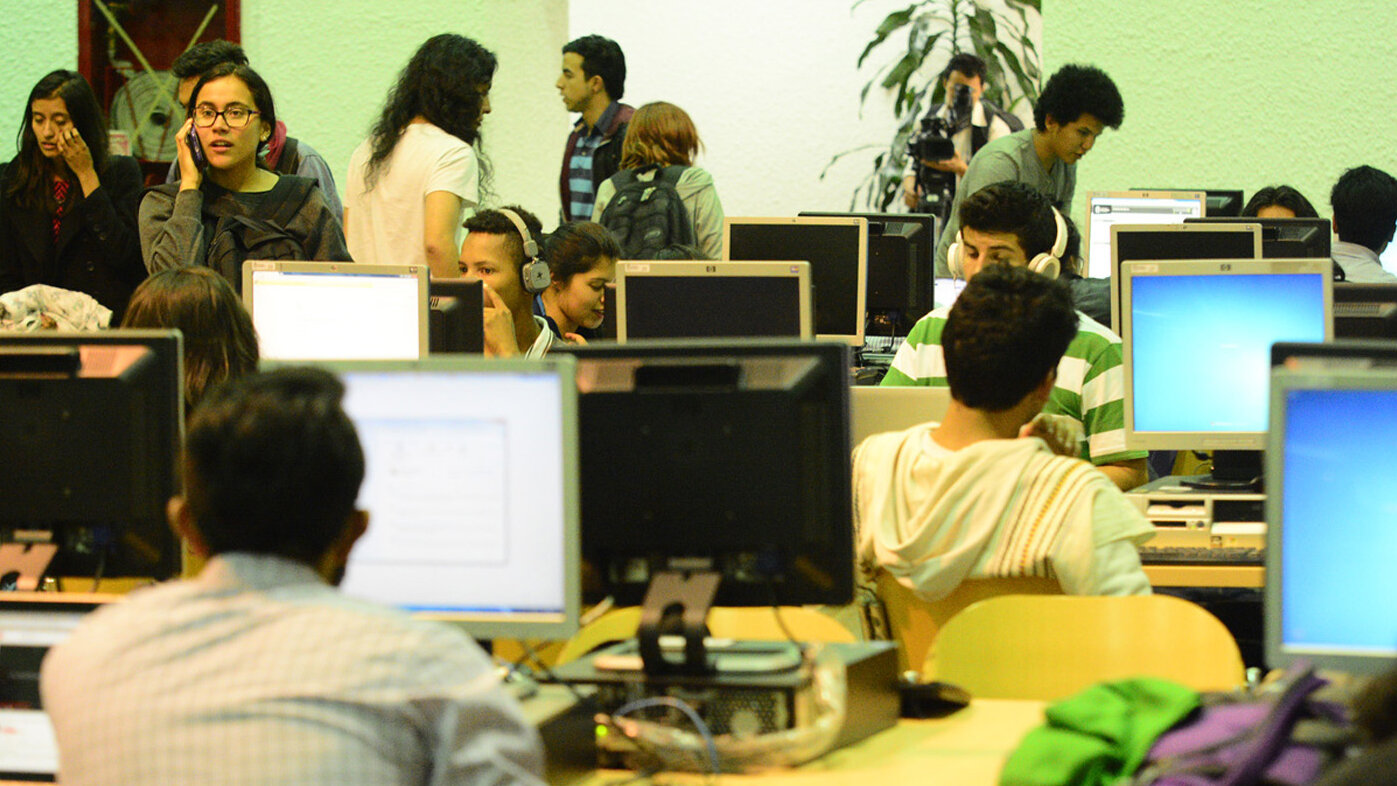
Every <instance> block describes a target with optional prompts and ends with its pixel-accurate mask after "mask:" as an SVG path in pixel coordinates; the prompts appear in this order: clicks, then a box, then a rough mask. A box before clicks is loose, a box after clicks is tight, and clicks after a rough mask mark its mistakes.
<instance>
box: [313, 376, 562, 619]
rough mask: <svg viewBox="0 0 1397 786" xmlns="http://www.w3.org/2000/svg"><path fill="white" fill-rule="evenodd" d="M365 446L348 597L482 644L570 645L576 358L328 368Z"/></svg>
mask: <svg viewBox="0 0 1397 786" xmlns="http://www.w3.org/2000/svg"><path fill="white" fill-rule="evenodd" d="M323 365H324V366H325V367H326V368H328V369H330V370H331V371H334V372H336V373H337V374H338V375H339V376H340V378H341V379H343V380H344V384H345V389H346V393H345V399H344V407H345V411H346V412H347V413H348V414H349V416H350V418H351V419H352V420H353V421H354V424H355V427H356V428H357V429H358V432H359V440H360V442H361V443H362V444H363V446H364V457H365V463H366V476H365V478H364V485H363V488H362V489H361V491H360V493H359V507H361V508H363V509H365V510H367V511H368V513H369V528H368V532H367V533H365V535H364V537H363V538H362V539H360V541H359V543H358V544H357V545H356V546H355V548H354V550H353V552H352V553H351V554H350V558H349V565H348V568H347V570H346V572H345V577H344V582H343V583H342V584H341V589H342V590H343V591H344V592H346V593H348V594H350V595H354V596H357V597H361V598H366V599H369V600H373V601H376V602H380V603H385V604H388V605H393V606H398V607H401V608H404V609H407V610H408V611H411V612H414V613H417V614H420V615H423V616H428V617H432V618H436V619H444V620H449V621H452V622H455V623H459V624H461V625H462V626H463V627H464V628H465V629H466V630H467V632H469V633H470V634H471V635H473V636H477V637H481V638H490V637H499V636H505V637H510V638H542V639H560V638H567V637H568V636H570V635H571V634H572V633H573V632H574V631H575V630H576V628H577V616H578V608H579V602H580V593H579V589H578V587H579V583H578V546H577V544H578V537H577V420H576V404H577V396H576V383H575V381H574V375H573V361H572V358H570V357H567V356H566V355H560V356H558V357H556V358H555V357H550V358H548V359H543V360H528V361H525V360H503V359H493V360H486V359H483V358H467V357H459V356H457V357H451V356H438V357H433V358H428V359H426V360H422V361H402V362H391V363H373V362H362V363H327V364H323Z"/></svg>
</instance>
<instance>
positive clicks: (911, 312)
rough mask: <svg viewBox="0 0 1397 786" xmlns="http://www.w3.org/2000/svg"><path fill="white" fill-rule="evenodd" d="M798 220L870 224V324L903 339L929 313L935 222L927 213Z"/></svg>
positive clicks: (855, 214)
mask: <svg viewBox="0 0 1397 786" xmlns="http://www.w3.org/2000/svg"><path fill="white" fill-rule="evenodd" d="M801 215H802V216H816V217H822V216H828V217H849V218H863V219H867V220H868V284H867V293H868V295H867V302H866V304H865V305H866V306H867V308H868V312H869V316H870V318H871V319H879V320H880V321H881V322H883V323H885V324H887V325H889V326H891V327H892V328H893V332H894V334H896V335H900V336H901V335H906V334H907V333H908V331H910V330H911V329H912V326H913V325H915V324H916V322H917V320H918V319H921V318H922V316H923V315H925V314H926V313H927V312H928V311H931V310H932V309H933V308H935V307H936V305H935V301H934V297H933V287H932V281H933V271H934V270H935V267H936V265H935V259H936V240H937V238H939V237H940V236H941V234H940V232H938V231H937V217H936V216H934V215H932V214H931V213H821V212H815V211H803V212H802V213H801Z"/></svg>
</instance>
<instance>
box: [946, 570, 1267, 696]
mask: <svg viewBox="0 0 1397 786" xmlns="http://www.w3.org/2000/svg"><path fill="white" fill-rule="evenodd" d="M924 672H925V673H927V674H930V675H934V677H935V678H936V679H938V680H944V681H946V682H951V683H954V684H956V685H960V686H961V687H963V688H965V689H966V690H968V691H970V693H971V695H973V696H975V697H977V698H1007V699H1041V700H1053V699H1059V698H1062V697H1064V696H1069V695H1071V694H1073V693H1076V692H1077V691H1079V690H1081V689H1082V688H1085V687H1087V686H1088V685H1091V684H1093V683H1097V682H1103V681H1106V680H1114V679H1123V678H1126V677H1136V676H1152V677H1164V678H1167V679H1171V680H1174V681H1176V682H1180V683H1183V684H1184V685H1187V686H1189V687H1190V688H1193V689H1195V690H1199V691H1205V690H1230V689H1232V688H1235V687H1237V686H1239V685H1241V684H1242V683H1243V680H1244V671H1243V667H1242V656H1241V653H1239V652H1238V650H1237V642H1236V641H1235V640H1233V638H1232V634H1231V633H1229V632H1228V630H1227V628H1226V627H1224V626H1223V624H1222V623H1221V622H1219V621H1218V619H1217V617H1214V616H1213V615H1211V614H1209V613H1208V612H1207V611H1205V610H1204V609H1203V608H1202V607H1200V606H1197V605H1195V604H1193V603H1189V602H1188V601H1185V600H1180V599H1179V598H1174V597H1170V596H1167V595H1144V596H1132V597H1080V596H1066V595H1064V596H1059V597H1049V596H1029V595H1013V596H1006V597H999V598H990V599H988V600H984V601H980V602H979V603H976V604H974V605H972V606H969V607H967V608H966V609H965V610H964V611H962V612H961V613H959V614H957V615H956V616H955V617H953V618H952V619H951V620H950V621H949V622H947V623H946V625H945V627H943V628H942V629H941V633H940V635H939V636H937V638H936V643H935V644H934V645H933V647H932V651H931V653H930V655H929V656H928V657H927V661H926V665H925V667H924Z"/></svg>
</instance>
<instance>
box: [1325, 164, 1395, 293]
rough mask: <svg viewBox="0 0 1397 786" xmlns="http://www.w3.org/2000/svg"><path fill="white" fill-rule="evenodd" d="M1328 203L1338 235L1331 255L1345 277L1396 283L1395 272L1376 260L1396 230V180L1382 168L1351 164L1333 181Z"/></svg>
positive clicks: (1354, 279)
mask: <svg viewBox="0 0 1397 786" xmlns="http://www.w3.org/2000/svg"><path fill="white" fill-rule="evenodd" d="M1329 204H1330V206H1331V207H1333V208H1334V234H1336V235H1338V236H1339V239H1338V241H1336V242H1335V243H1334V246H1333V248H1332V249H1330V255H1331V256H1332V257H1333V259H1334V266H1335V267H1338V268H1341V269H1343V271H1344V280H1346V281H1349V282H1351V283H1355V284H1397V275H1393V274H1392V272H1391V271H1389V270H1387V269H1385V268H1384V267H1383V266H1382V262H1380V261H1379V260H1378V256H1379V255H1380V254H1382V252H1383V250H1384V249H1386V248H1387V244H1388V243H1390V242H1392V233H1393V230H1394V229H1397V179H1393V177H1392V175H1389V174H1387V173H1386V172H1384V171H1382V170H1381V169H1374V168H1373V167H1370V166H1357V167H1354V168H1353V169H1350V170H1348V171H1347V172H1345V173H1344V174H1343V175H1341V176H1340V177H1339V180H1338V182H1336V183H1335V184H1334V190H1333V191H1331V192H1330V193H1329Z"/></svg>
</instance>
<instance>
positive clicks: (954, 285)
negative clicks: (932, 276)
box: [936, 278, 965, 308]
mask: <svg viewBox="0 0 1397 786" xmlns="http://www.w3.org/2000/svg"><path fill="white" fill-rule="evenodd" d="M962 289H965V279H963V278H938V279H936V307H937V308H950V307H951V306H952V305H953V304H954V303H955V302H956V298H958V297H960V291H961V290H962Z"/></svg>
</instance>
